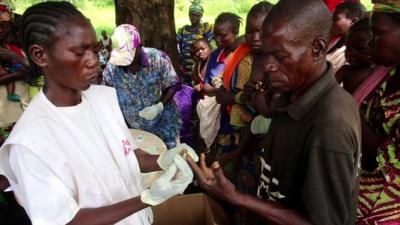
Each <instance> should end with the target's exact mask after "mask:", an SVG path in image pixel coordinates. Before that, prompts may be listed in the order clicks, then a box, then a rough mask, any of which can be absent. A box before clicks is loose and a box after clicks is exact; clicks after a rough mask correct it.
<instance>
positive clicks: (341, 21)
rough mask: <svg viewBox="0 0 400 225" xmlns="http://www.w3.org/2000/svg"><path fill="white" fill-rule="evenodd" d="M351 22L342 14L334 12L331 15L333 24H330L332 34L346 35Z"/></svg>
mask: <svg viewBox="0 0 400 225" xmlns="http://www.w3.org/2000/svg"><path fill="white" fill-rule="evenodd" d="M352 24H353V20H352V19H351V18H347V16H346V14H345V13H344V12H334V13H333V24H332V34H333V35H340V36H345V35H347V34H348V32H349V29H350V27H351V25H352Z"/></svg>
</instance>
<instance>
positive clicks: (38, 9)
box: [0, 2, 193, 225]
mask: <svg viewBox="0 0 400 225" xmlns="http://www.w3.org/2000/svg"><path fill="white" fill-rule="evenodd" d="M22 28H23V30H22V35H23V47H24V50H25V52H26V53H27V54H28V57H29V60H30V63H31V66H32V68H33V73H32V76H35V75H37V74H39V73H41V74H44V77H45V85H44V88H43V90H41V91H40V92H39V93H38V95H37V96H36V97H35V98H34V99H33V100H32V101H31V103H30V104H29V106H28V108H27V109H26V111H25V112H24V114H23V115H22V117H21V118H20V120H19V121H18V122H17V124H16V126H15V128H14V130H13V131H12V133H11V135H10V136H9V138H8V139H7V141H6V143H5V144H4V145H3V147H2V148H1V150H0V174H3V175H5V176H6V177H7V178H8V180H9V182H10V184H11V188H12V190H13V191H14V193H15V195H16V198H17V199H18V200H19V202H20V204H21V205H22V206H23V207H24V208H25V210H26V212H27V214H28V215H29V217H30V219H31V221H32V223H33V224H34V225H35V224H40V225H47V224H51V225H54V224H85V225H90V224H141V225H146V224H151V223H152V213H151V210H150V208H149V207H148V206H150V205H157V204H159V203H161V202H163V201H165V200H166V199H168V198H170V197H172V196H174V195H176V194H179V193H182V192H183V191H184V190H185V188H186V187H187V185H188V184H189V183H190V182H191V180H192V178H193V174H192V173H191V172H190V168H189V167H188V165H187V164H186V162H185V160H184V159H183V158H182V157H181V156H180V154H179V153H180V152H181V150H182V149H183V148H186V149H188V147H187V146H178V147H176V148H174V149H170V150H169V151H167V152H166V153H164V154H162V155H161V156H160V157H158V156H153V155H148V154H147V153H145V152H144V151H142V150H140V149H137V148H136V147H135V146H134V143H133V140H132V137H131V135H130V133H129V130H128V127H127V126H126V124H125V122H124V119H123V116H122V113H121V110H120V108H119V106H118V100H117V96H116V93H115V90H114V89H113V88H109V87H104V86H96V85H91V83H93V82H94V81H95V80H96V78H97V72H98V59H97V48H98V46H97V41H96V35H95V31H94V29H93V27H92V25H91V24H90V22H89V20H88V19H86V17H85V16H84V15H82V14H81V12H79V11H78V10H77V9H76V8H75V7H74V6H73V5H71V4H70V3H68V2H44V3H39V4H36V5H34V6H32V7H30V8H29V9H27V10H26V11H25V13H24V15H23V18H22ZM188 150H189V152H190V153H191V154H193V151H192V150H191V149H188ZM161 169H163V170H165V173H164V174H163V175H162V176H161V177H160V178H159V179H158V180H156V181H154V183H153V184H152V186H151V187H150V188H149V189H147V190H143V188H142V177H141V172H149V171H155V170H161ZM178 171H180V172H182V174H183V175H182V176H179V177H178V178H176V176H175V175H176V173H177V172H178Z"/></svg>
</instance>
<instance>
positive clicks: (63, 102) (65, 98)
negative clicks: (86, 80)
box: [43, 86, 82, 107]
mask: <svg viewBox="0 0 400 225" xmlns="http://www.w3.org/2000/svg"><path fill="white" fill-rule="evenodd" d="M43 92H44V95H45V96H46V97H47V99H48V100H49V101H50V102H51V103H53V104H54V105H55V106H57V107H68V106H74V105H78V104H79V103H81V101H82V96H81V92H80V91H77V90H72V89H68V88H61V87H60V88H54V89H51V88H48V87H47V86H44V88H43Z"/></svg>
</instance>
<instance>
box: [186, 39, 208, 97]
mask: <svg viewBox="0 0 400 225" xmlns="http://www.w3.org/2000/svg"><path fill="white" fill-rule="evenodd" d="M190 52H191V53H190V54H191V56H192V58H193V61H194V62H195V66H194V68H193V71H192V76H191V79H192V80H193V81H194V86H193V87H194V88H195V89H196V90H197V91H201V87H200V83H201V82H203V79H204V76H205V70H206V66H207V63H208V59H209V57H210V54H211V47H210V45H209V44H208V43H207V42H205V41H196V42H195V43H193V45H192V47H191V49H190Z"/></svg>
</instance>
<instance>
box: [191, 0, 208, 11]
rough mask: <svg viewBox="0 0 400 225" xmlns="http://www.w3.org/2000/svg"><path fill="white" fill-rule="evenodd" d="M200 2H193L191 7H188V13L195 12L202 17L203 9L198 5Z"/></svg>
mask: <svg viewBox="0 0 400 225" xmlns="http://www.w3.org/2000/svg"><path fill="white" fill-rule="evenodd" d="M200 2H201V0H193V1H192V5H190V7H189V12H195V13H199V14H201V15H203V13H204V9H203V6H201V5H200Z"/></svg>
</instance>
